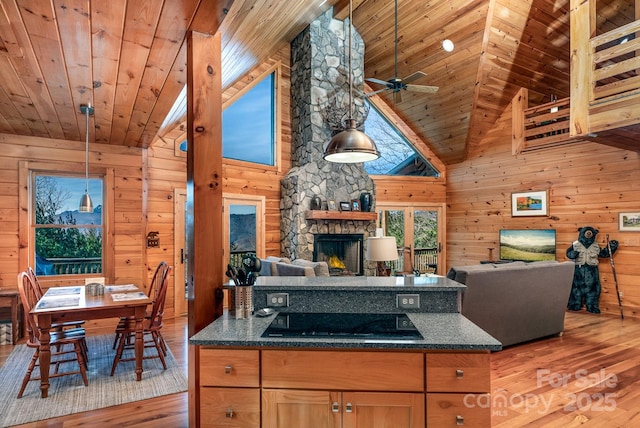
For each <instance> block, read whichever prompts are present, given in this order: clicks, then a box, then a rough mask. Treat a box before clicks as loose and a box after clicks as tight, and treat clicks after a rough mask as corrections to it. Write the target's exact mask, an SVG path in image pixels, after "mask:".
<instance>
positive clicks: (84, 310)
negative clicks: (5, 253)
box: [31, 284, 152, 398]
mask: <svg viewBox="0 0 640 428" xmlns="http://www.w3.org/2000/svg"><path fill="white" fill-rule="evenodd" d="M151 303H152V300H151V299H150V298H149V297H148V296H147V295H146V294H144V292H142V291H141V290H140V289H139V288H138V287H137V286H135V285H134V284H122V285H100V284H88V285H76V286H65V287H52V288H49V289H48V290H47V292H46V293H45V294H44V295H43V296H42V298H41V299H40V300H38V302H37V303H36V305H35V307H34V308H33V309H32V310H31V314H33V315H34V316H35V317H37V323H38V329H39V339H40V373H41V374H40V391H41V397H42V398H46V397H47V396H48V393H49V368H50V365H51V349H50V339H51V336H50V331H51V326H52V324H54V323H63V322H68V321H78V320H96V319H104V318H118V319H119V318H120V317H133V318H135V325H136V328H135V345H134V346H135V360H136V370H135V373H136V380H137V381H140V380H142V371H143V369H142V360H143V354H144V338H143V321H144V317H145V312H146V309H147V306H148V305H149V304H151ZM114 331H115V326H114Z"/></svg>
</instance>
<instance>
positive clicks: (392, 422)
mask: <svg viewBox="0 0 640 428" xmlns="http://www.w3.org/2000/svg"><path fill="white" fill-rule="evenodd" d="M424 400H425V397H424V394H414V393H398V392H394V393H384V392H344V393H342V421H343V427H344V428H367V427H376V428H424V426H425V424H424V422H425V421H424V406H425V404H424Z"/></svg>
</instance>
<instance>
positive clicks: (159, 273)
mask: <svg viewBox="0 0 640 428" xmlns="http://www.w3.org/2000/svg"><path fill="white" fill-rule="evenodd" d="M168 269H169V265H167V263H166V262H164V261H162V262H160V263H159V264H158V266H156V270H155V272H154V273H153V278H152V279H151V284H150V285H149V291H147V296H149V298H150V299H152V300H153V301H155V300H156V297H157V296H156V295H154V294H153V293H156V294H157V293H158V290H159V289H160V285H161V284H162V281H163V280H164V277H165V275H166V274H167V270H168ZM150 313H151V311H147V313H146V314H145V318H148V317H149V316H150ZM127 318H132V317H121V318H120V320H119V322H118V325H117V327H116V333H115V337H114V339H113V349H116V346H118V339H120V333H118V330H119V329H121V328H122V326H123V324H124V323H125V322H126V321H127ZM161 337H162V336H161ZM161 344H162V347H163V348H164V349H165V352H164V354H165V355H167V352H166V345H165V343H164V339H162V341H161Z"/></svg>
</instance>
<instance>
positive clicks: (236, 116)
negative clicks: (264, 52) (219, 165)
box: [222, 73, 275, 165]
mask: <svg viewBox="0 0 640 428" xmlns="http://www.w3.org/2000/svg"><path fill="white" fill-rule="evenodd" d="M273 83H274V75H273V73H272V74H270V75H269V76H267V77H266V78H264V79H263V80H262V81H260V82H259V83H258V84H256V85H255V86H254V87H253V88H251V89H250V90H249V91H248V92H247V93H245V94H244V95H243V96H241V97H240V98H239V99H238V100H236V101H235V102H234V103H233V104H231V105H229V106H228V107H227V108H226V109H225V110H224V111H223V112H222V155H223V156H224V157H225V158H227V159H236V160H241V161H246V162H254V163H260V164H264V165H274V163H275V162H274V155H273V149H274V124H273V120H274V119H273V118H274V110H273V105H274V102H273Z"/></svg>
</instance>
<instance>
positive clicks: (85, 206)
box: [78, 104, 93, 213]
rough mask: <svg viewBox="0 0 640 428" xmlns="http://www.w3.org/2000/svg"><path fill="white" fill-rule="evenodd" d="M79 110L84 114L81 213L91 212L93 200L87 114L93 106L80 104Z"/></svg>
mask: <svg viewBox="0 0 640 428" xmlns="http://www.w3.org/2000/svg"><path fill="white" fill-rule="evenodd" d="M80 111H81V112H82V113H83V114H84V115H85V116H86V118H87V120H86V124H87V126H86V133H85V135H86V143H85V163H84V166H85V175H84V178H85V185H84V195H82V197H81V198H80V206H79V207H78V211H79V212H81V213H92V212H93V202H92V201H91V196H89V116H90V115H92V114H93V107H91V104H89V105H86V106H85V105H81V106H80Z"/></svg>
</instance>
